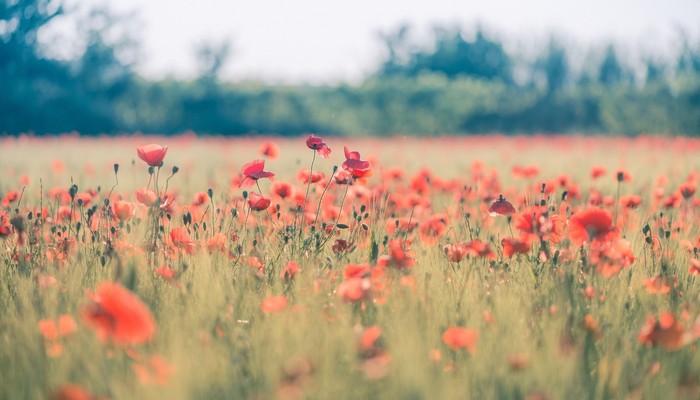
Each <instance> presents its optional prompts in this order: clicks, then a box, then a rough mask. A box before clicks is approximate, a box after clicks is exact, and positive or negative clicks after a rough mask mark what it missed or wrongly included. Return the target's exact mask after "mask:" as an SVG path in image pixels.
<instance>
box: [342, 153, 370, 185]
mask: <svg viewBox="0 0 700 400" xmlns="http://www.w3.org/2000/svg"><path fill="white" fill-rule="evenodd" d="M343 150H344V151H345V162H344V163H343V169H344V170H346V171H348V172H350V173H351V174H352V176H353V178H365V177H369V176H372V165H371V164H370V163H369V161H364V160H361V159H360V153H359V152H357V151H350V150H348V147H347V146H345V147H344V148H343Z"/></svg>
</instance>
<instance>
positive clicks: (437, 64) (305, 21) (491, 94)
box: [0, 0, 700, 136]
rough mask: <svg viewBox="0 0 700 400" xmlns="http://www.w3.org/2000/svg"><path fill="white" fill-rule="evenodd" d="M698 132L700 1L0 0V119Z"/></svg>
mask: <svg viewBox="0 0 700 400" xmlns="http://www.w3.org/2000/svg"><path fill="white" fill-rule="evenodd" d="M190 131H193V132H196V133H199V134H216V135H247V134H276V135H298V134H302V133H305V132H310V131H311V132H320V133H322V134H325V135H348V136H366V135H378V136H389V135H433V136H434V135H446V134H473V133H489V132H500V133H505V134H522V133H526V134H527V133H545V134H550V133H552V134H553V133H585V134H624V135H636V134H641V133H654V134H666V135H670V134H685V135H697V134H700V2H697V1H693V0H672V1H666V2H663V3H662V2H653V1H632V0H621V1H616V2H613V3H610V2H606V1H603V0H593V1H588V2H580V1H570V0H563V1H544V0H533V1H528V2H520V1H516V0H497V1H489V2H476V1H454V0H438V1H430V2H428V1H399V0H387V1H382V2H372V1H369V0H360V1H355V2H329V1H322V0H298V1H293V2H292V1H273V0H262V1H255V2H243V1H225V0H204V1H199V2H196V3H194V2H180V1H166V0H150V1H147V2H143V1H137V0H123V1H110V2H107V1H98V0H83V1H78V0H0V133H4V134H10V135H15V134H20V133H33V134H35V135H50V134H58V133H66V132H79V133H80V134H83V135H98V134H118V133H136V132H142V133H157V134H179V133H183V132H190Z"/></svg>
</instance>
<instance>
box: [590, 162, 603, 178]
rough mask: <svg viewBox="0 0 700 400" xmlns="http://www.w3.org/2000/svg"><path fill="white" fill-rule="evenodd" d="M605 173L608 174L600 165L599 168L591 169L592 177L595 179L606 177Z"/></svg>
mask: <svg viewBox="0 0 700 400" xmlns="http://www.w3.org/2000/svg"><path fill="white" fill-rule="evenodd" d="M605 173H606V171H605V167H603V166H600V165H598V166H595V167H593V168H591V177H592V178H593V179H598V178H600V177H601V176H603V175H605Z"/></svg>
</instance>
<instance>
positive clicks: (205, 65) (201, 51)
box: [195, 40, 231, 83]
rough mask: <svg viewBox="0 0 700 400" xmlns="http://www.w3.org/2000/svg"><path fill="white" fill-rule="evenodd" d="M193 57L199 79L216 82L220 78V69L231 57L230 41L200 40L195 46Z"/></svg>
mask: <svg viewBox="0 0 700 400" xmlns="http://www.w3.org/2000/svg"><path fill="white" fill-rule="evenodd" d="M195 57H196V60H197V64H198V70H199V77H200V79H201V80H202V81H205V82H211V83H213V82H216V81H218V80H219V78H220V76H219V75H220V73H221V69H222V68H223V67H224V66H225V65H226V63H227V62H228V61H229V59H230V57H231V42H229V41H228V40H224V41H221V42H219V43H215V42H212V41H205V42H202V43H200V44H198V45H197V46H195Z"/></svg>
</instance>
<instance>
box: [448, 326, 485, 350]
mask: <svg viewBox="0 0 700 400" xmlns="http://www.w3.org/2000/svg"><path fill="white" fill-rule="evenodd" d="M478 339H479V332H477V331H475V330H472V329H468V328H463V327H460V326H453V327H451V328H449V329H447V330H446V331H445V332H444V333H443V334H442V341H443V342H444V343H445V344H446V345H447V346H448V347H449V348H451V349H452V350H459V349H461V348H465V349H467V350H468V351H469V352H470V353H474V352H475V351H476V341H477V340H478Z"/></svg>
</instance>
